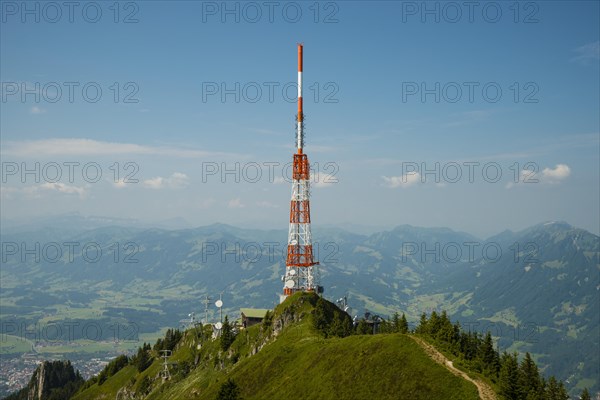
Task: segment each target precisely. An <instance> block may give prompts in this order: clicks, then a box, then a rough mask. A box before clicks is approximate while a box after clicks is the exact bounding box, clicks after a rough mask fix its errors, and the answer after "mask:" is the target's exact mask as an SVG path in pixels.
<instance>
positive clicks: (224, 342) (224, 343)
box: [220, 315, 235, 351]
mask: <svg viewBox="0 0 600 400" xmlns="http://www.w3.org/2000/svg"><path fill="white" fill-rule="evenodd" d="M234 339H235V337H234V336H233V331H232V330H231V325H230V324H229V318H227V315H226V316H225V321H223V326H222V327H221V337H220V344H221V350H223V351H227V350H228V349H229V346H231V343H233V340H234Z"/></svg>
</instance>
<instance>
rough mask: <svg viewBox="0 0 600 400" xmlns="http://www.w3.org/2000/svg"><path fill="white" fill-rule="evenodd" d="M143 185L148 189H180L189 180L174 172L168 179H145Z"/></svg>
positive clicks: (183, 175)
mask: <svg viewBox="0 0 600 400" xmlns="http://www.w3.org/2000/svg"><path fill="white" fill-rule="evenodd" d="M143 184H144V186H145V187H147V188H150V189H181V188H184V187H186V186H187V185H188V184H189V179H188V177H187V175H186V174H184V173H181V172H175V173H173V174H172V175H171V176H170V177H168V178H163V177H162V176H157V177H155V178H151V179H146V180H145V181H144V182H143ZM115 186H117V184H115Z"/></svg>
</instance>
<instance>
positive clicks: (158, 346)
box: [153, 329, 183, 353]
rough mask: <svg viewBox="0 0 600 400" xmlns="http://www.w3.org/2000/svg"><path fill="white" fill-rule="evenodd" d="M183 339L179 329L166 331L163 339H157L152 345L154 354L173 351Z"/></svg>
mask: <svg viewBox="0 0 600 400" xmlns="http://www.w3.org/2000/svg"><path fill="white" fill-rule="evenodd" d="M182 337H183V332H182V331H180V330H179V329H167V332H166V333H165V338H164V339H161V338H159V339H158V340H157V341H156V343H155V344H154V347H153V349H154V351H155V352H156V353H160V351H161V350H171V351H173V350H175V346H177V343H179V341H180V340H181V338H182Z"/></svg>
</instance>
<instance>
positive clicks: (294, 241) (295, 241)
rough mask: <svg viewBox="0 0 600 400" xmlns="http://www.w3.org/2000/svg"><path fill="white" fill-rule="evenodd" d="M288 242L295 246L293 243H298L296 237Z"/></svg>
mask: <svg viewBox="0 0 600 400" xmlns="http://www.w3.org/2000/svg"><path fill="white" fill-rule="evenodd" d="M290 244H291V245H293V246H295V245H297V244H298V241H297V240H296V239H294V240H292V241H291V242H290Z"/></svg>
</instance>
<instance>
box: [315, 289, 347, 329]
mask: <svg viewBox="0 0 600 400" xmlns="http://www.w3.org/2000/svg"><path fill="white" fill-rule="evenodd" d="M313 327H314V328H315V329H316V330H317V331H318V332H320V333H321V334H323V336H325V337H346V336H349V335H352V334H353V333H354V329H353V326H352V319H351V318H350V316H349V315H348V314H347V313H345V312H344V311H342V310H340V309H338V308H337V307H335V306H332V305H331V303H328V302H326V301H325V300H323V298H321V297H319V299H318V300H317V304H316V305H315V309H314V313H313Z"/></svg>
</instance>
